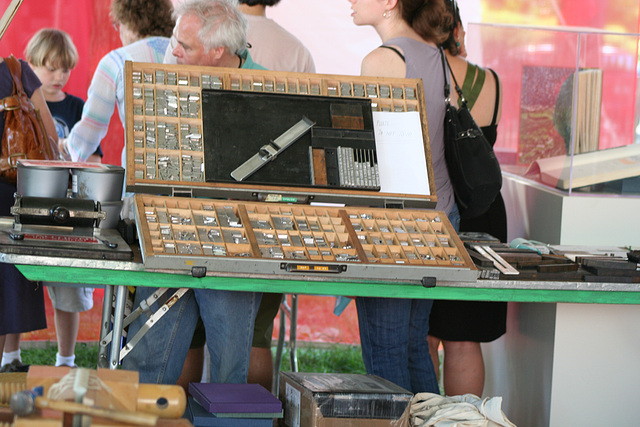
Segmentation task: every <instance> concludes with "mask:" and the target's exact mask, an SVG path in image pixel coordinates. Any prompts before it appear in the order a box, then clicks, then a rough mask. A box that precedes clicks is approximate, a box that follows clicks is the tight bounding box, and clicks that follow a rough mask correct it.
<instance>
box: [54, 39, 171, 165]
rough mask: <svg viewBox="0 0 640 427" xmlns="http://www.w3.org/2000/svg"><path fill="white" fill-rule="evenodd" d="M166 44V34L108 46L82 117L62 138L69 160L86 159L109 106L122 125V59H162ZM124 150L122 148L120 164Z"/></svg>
mask: <svg viewBox="0 0 640 427" xmlns="http://www.w3.org/2000/svg"><path fill="white" fill-rule="evenodd" d="M168 45H169V39H168V38H166V37H147V38H145V39H142V40H138V41H136V42H134V43H131V44H129V45H127V46H123V47H121V48H118V49H115V50H112V51H111V52H109V53H108V54H106V55H105V56H104V57H103V58H102V59H101V60H100V62H99V63H98V67H97V68H96V71H95V73H94V74H93V79H92V80H91V85H90V86H89V91H88V93H87V102H85V104H84V108H83V109H82V119H81V120H80V121H79V122H77V123H76V124H75V125H74V126H73V129H71V133H70V134H69V137H68V138H67V140H66V146H67V149H68V151H69V154H70V155H71V160H74V161H77V160H86V159H87V157H89V156H90V155H91V154H93V153H94V152H95V151H96V148H98V146H99V145H100V141H102V138H104V136H105V135H106V134H107V130H108V129H109V121H110V120H111V116H112V115H113V109H114V108H115V107H116V106H117V107H118V114H119V115H120V120H121V121H122V124H123V126H124V122H125V112H124V62H125V61H127V60H128V61H136V62H160V63H161V62H162V59H163V58H164V51H165V49H166V48H167V46H168ZM125 153H126V150H125V149H123V150H122V165H123V166H124V165H125V164H126V163H125V161H124V155H125Z"/></svg>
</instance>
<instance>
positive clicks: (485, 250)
mask: <svg viewBox="0 0 640 427" xmlns="http://www.w3.org/2000/svg"><path fill="white" fill-rule="evenodd" d="M473 249H475V250H476V251H478V253H480V254H481V255H484V256H485V257H487V259H489V260H491V261H492V262H493V265H494V266H495V267H496V268H497V269H498V270H500V272H501V273H503V274H508V275H516V274H520V272H519V271H518V270H516V269H515V268H513V266H512V265H511V264H509V263H508V262H507V261H505V259H504V258H502V257H501V256H500V255H498V254H497V253H496V251H494V250H493V249H491V247H490V246H479V245H474V246H473Z"/></svg>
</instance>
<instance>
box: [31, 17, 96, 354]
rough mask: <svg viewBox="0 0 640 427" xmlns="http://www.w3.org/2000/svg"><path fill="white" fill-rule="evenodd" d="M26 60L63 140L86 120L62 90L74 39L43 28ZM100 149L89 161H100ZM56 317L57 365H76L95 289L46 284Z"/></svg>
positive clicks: (72, 61) (73, 60) (74, 56)
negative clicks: (79, 339)
mask: <svg viewBox="0 0 640 427" xmlns="http://www.w3.org/2000/svg"><path fill="white" fill-rule="evenodd" d="M25 59H26V60H27V61H28V62H29V65H31V68H32V69H33V71H34V72H35V73H36V75H37V76H38V78H39V79H40V81H41V82H42V92H43V94H44V98H45V100H46V101H47V105H48V106H49V110H50V111H51V115H52V116H53V119H54V122H55V123H56V131H57V133H58V137H59V138H66V137H67V136H69V132H70V131H71V128H72V127H73V125H75V124H76V123H77V122H78V121H79V120H80V118H81V117H82V108H83V106H84V101H83V100H82V99H80V98H78V97H77V96H73V95H70V94H68V93H65V92H64V91H63V90H62V89H63V88H64V86H65V85H66V84H67V82H68V81H69V76H70V74H71V70H72V69H73V68H74V67H75V66H76V64H77V62H78V51H77V50H76V47H75V46H74V44H73V41H71V37H69V35H68V34H67V33H65V32H64V31H61V30H56V29H53V28H43V29H41V30H40V31H38V32H37V33H36V34H34V36H33V37H32V38H31V40H30V41H29V43H28V44H27V48H26V50H25ZM101 158H102V152H101V151H100V148H99V147H98V150H96V152H95V153H94V154H93V155H92V156H91V157H90V158H89V159H88V160H89V161H97V162H100V161H101ZM45 285H46V286H47V291H48V292H49V296H50V298H51V302H52V304H53V308H54V314H55V326H56V337H57V341H58V352H57V354H56V363H55V365H56V366H75V354H74V352H75V346H76V340H77V336H78V329H79V325H80V312H82V311H87V310H90V309H91V308H92V307H93V288H81V287H70V286H56V285H58V284H57V283H45Z"/></svg>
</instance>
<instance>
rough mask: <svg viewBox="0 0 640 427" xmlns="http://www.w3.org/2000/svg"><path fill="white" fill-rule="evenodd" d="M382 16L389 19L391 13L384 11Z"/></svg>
mask: <svg viewBox="0 0 640 427" xmlns="http://www.w3.org/2000/svg"><path fill="white" fill-rule="evenodd" d="M382 16H384V17H385V18H389V17H390V16H391V12H389V11H388V10H385V11H384V13H383V14H382Z"/></svg>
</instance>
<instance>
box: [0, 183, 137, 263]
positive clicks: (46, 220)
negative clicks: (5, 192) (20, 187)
mask: <svg viewBox="0 0 640 427" xmlns="http://www.w3.org/2000/svg"><path fill="white" fill-rule="evenodd" d="M14 198H15V202H14V205H13V206H12V207H11V214H12V215H13V221H11V218H9V217H7V218H2V220H0V229H2V231H4V232H3V233H0V251H2V252H5V253H12V254H22V255H40V256H55V257H70V258H89V259H104V260H119V261H128V260H131V259H132V257H133V254H132V252H131V249H130V248H129V246H128V245H127V244H126V242H125V241H124V240H123V239H122V237H121V236H120V234H119V233H118V232H117V230H111V229H101V228H99V225H100V221H101V220H104V219H105V218H106V212H104V211H102V210H101V206H100V202H94V201H93V200H87V199H71V198H61V199H58V198H49V197H27V196H22V195H20V194H15V196H14Z"/></svg>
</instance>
